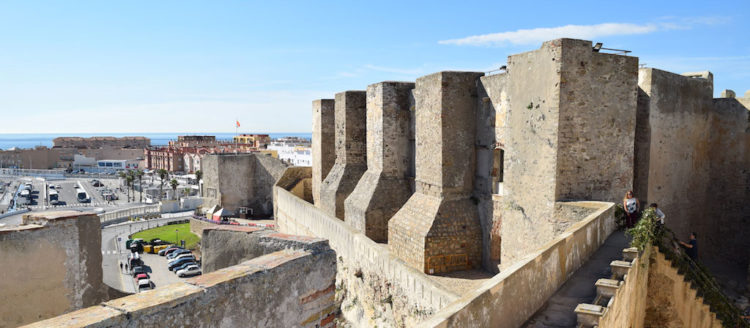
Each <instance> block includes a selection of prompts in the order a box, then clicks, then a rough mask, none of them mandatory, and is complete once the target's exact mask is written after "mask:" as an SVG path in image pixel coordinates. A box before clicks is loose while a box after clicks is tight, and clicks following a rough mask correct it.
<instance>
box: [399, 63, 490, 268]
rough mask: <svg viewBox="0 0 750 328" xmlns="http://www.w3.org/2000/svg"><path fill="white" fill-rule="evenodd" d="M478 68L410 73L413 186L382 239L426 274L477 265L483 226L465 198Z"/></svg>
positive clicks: (471, 167) (470, 179)
mask: <svg viewBox="0 0 750 328" xmlns="http://www.w3.org/2000/svg"><path fill="white" fill-rule="evenodd" d="M482 75H483V73H477V72H439V73H435V74H431V75H427V76H423V77H420V78H418V79H417V83H416V88H415V90H414V99H415V102H416V108H415V115H416V131H415V135H416V143H417V149H416V179H415V184H416V191H415V193H414V194H413V195H412V196H411V197H410V198H409V200H408V201H407V202H406V204H405V205H404V206H403V207H402V208H401V209H400V210H399V211H398V213H396V215H395V216H394V217H393V218H392V219H391V221H390V222H389V223H388V246H389V248H390V249H391V252H392V253H393V254H394V255H396V256H398V257H399V258H401V259H402V260H404V261H405V262H406V263H407V264H409V265H411V266H412V267H414V268H417V269H418V270H421V271H423V272H426V273H431V274H432V273H440V272H450V271H457V270H467V269H472V268H479V267H480V266H481V264H482V243H481V241H482V237H481V236H482V230H481V229H482V227H481V225H480V222H479V214H478V209H477V204H476V202H475V201H474V200H472V199H471V196H472V193H473V191H474V177H475V173H474V172H475V171H476V151H475V144H476V105H477V99H476V97H477V80H478V79H479V77H480V76H482Z"/></svg>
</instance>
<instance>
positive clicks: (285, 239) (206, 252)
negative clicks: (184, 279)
mask: <svg viewBox="0 0 750 328" xmlns="http://www.w3.org/2000/svg"><path fill="white" fill-rule="evenodd" d="M284 249H301V250H305V251H312V252H321V251H325V250H327V249H329V247H328V241H326V240H324V239H320V238H313V237H306V236H292V235H286V234H281V233H278V232H276V231H273V230H268V229H265V228H256V227H240V226H214V227H212V228H207V229H204V230H203V235H202V238H201V255H202V262H201V265H202V269H203V273H209V272H214V271H216V270H219V269H223V268H226V267H229V266H232V265H235V264H238V263H242V262H245V261H248V260H251V259H254V258H256V257H260V256H263V255H266V254H271V253H273V252H278V251H281V250H284Z"/></svg>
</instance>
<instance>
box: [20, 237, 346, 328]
mask: <svg viewBox="0 0 750 328" xmlns="http://www.w3.org/2000/svg"><path fill="white" fill-rule="evenodd" d="M335 275H336V255H335V253H334V252H333V251H331V250H330V249H329V250H328V251H324V252H318V253H315V252H309V251H303V250H283V251H278V252H275V253H271V254H268V255H264V256H261V257H258V258H255V259H252V260H250V261H246V262H242V263H240V264H238V265H234V266H231V267H227V268H224V269H221V270H218V271H214V272H211V273H207V274H204V275H202V276H198V277H194V278H190V279H187V280H185V281H184V282H180V283H175V284H172V285H169V286H164V287H162V288H158V289H155V290H150V291H147V292H143V293H138V294H135V295H132V296H128V297H124V298H119V299H116V300H112V301H109V302H106V303H103V304H102V305H100V306H93V307H89V308H86V309H83V310H79V311H76V312H72V313H69V314H66V315H62V316H59V317H56V318H53V319H49V320H45V321H41V322H37V323H35V324H33V325H30V326H29V327H63V326H64V327H92V326H93V327H244V326H258V327H310V328H312V327H326V328H327V327H333V326H334V324H333V320H334V319H335V312H336V307H335V305H334V292H335V287H334V286H335V285H334V281H335V280H334V279H335Z"/></svg>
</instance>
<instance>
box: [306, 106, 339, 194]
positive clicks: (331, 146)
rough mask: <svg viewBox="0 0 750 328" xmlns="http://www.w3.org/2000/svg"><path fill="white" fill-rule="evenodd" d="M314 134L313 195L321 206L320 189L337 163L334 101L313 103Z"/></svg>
mask: <svg viewBox="0 0 750 328" xmlns="http://www.w3.org/2000/svg"><path fill="white" fill-rule="evenodd" d="M312 107H313V115H312V119H313V134H312V160H313V165H312V194H313V200H314V204H316V205H317V206H320V189H321V188H322V184H323V180H325V178H326V176H328V172H330V171H331V167H333V164H334V163H335V162H336V146H335V142H336V141H335V136H336V133H335V129H336V125H335V119H334V117H335V114H334V107H335V105H334V100H333V99H318V100H315V101H313V104H312Z"/></svg>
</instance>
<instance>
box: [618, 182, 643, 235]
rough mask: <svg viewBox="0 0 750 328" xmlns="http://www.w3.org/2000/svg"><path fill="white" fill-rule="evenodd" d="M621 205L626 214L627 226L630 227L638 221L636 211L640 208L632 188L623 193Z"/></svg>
mask: <svg viewBox="0 0 750 328" xmlns="http://www.w3.org/2000/svg"><path fill="white" fill-rule="evenodd" d="M622 206H623V208H624V209H625V215H626V216H627V225H628V228H632V227H633V226H634V225H635V223H636V222H638V211H639V210H640V209H641V202H640V201H639V200H638V198H635V196H634V195H633V191H632V190H628V192H627V193H625V198H623V199H622Z"/></svg>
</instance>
